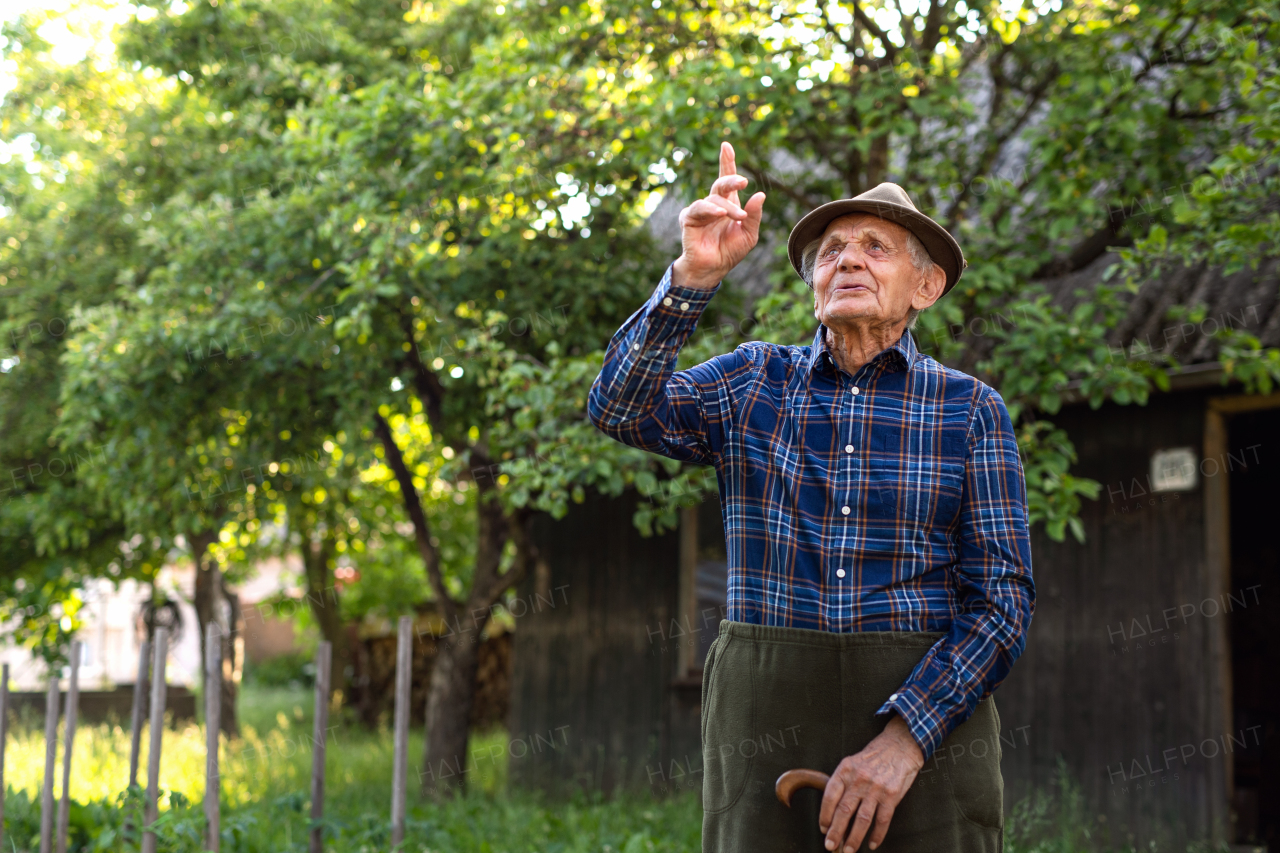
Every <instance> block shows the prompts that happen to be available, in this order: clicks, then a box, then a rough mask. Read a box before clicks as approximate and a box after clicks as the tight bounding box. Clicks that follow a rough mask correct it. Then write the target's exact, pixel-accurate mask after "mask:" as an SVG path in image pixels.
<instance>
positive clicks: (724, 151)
mask: <svg viewBox="0 0 1280 853" xmlns="http://www.w3.org/2000/svg"><path fill="white" fill-rule="evenodd" d="M736 174H738V170H737V167H736V165H735V162H734V155H733V146H732V145H730V144H729V143H728V142H721V143H720V177H722V178H723V177H725V176H726V175H736Z"/></svg>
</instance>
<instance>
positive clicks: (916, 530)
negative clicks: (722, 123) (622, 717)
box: [589, 142, 1035, 853]
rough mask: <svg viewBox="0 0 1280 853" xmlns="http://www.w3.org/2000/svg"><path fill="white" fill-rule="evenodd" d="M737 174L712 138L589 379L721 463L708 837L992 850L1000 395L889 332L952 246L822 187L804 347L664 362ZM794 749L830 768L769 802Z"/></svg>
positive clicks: (1006, 557) (732, 225) (714, 264)
mask: <svg viewBox="0 0 1280 853" xmlns="http://www.w3.org/2000/svg"><path fill="white" fill-rule="evenodd" d="M746 185H747V181H746V179H745V178H742V177H740V176H738V175H737V174H736V172H735V168H734V154H733V148H732V147H731V146H730V145H729V144H728V143H727V142H726V143H724V144H723V145H722V147H721V153H720V178H719V179H718V180H717V181H716V182H715V183H714V184H713V185H712V187H711V192H710V194H709V195H708V196H707V197H706V198H703V199H699V200H698V201H695V202H694V203H693V204H691V205H689V206H688V207H687V208H685V209H684V210H683V211H682V212H681V214H680V225H681V229H682V242H683V251H682V253H681V255H680V257H679V258H678V259H676V261H675V262H674V263H673V264H672V265H671V266H670V268H669V269H668V270H667V273H666V274H665V275H664V276H663V278H662V281H661V282H660V283H659V285H658V288H657V290H655V291H654V293H653V295H652V296H651V297H650V298H649V300H648V302H647V303H646V304H645V305H644V307H642V308H641V309H640V310H639V311H637V312H636V313H635V314H633V315H632V316H631V318H630V319H628V320H627V322H626V323H625V324H624V325H623V327H622V328H621V329H620V330H619V331H618V332H617V334H615V335H614V337H613V340H612V341H611V342H610V344H609V349H608V353H607V355H606V359H605V364H604V369H603V370H602V371H601V373H600V376H599V377H598V378H597V379H596V381H595V383H594V385H593V386H592V389H591V394H590V400H589V410H590V414H591V418H592V421H593V422H594V423H595V424H596V425H597V426H598V427H599V428H600V429H601V430H603V431H604V432H606V433H607V434H608V435H610V436H612V437H614V438H616V439H618V440H619V441H622V442H625V443H626V444H629V445H631V446H634V447H640V448H643V449H645V450H650V451H653V452H654V453H660V454H662V455H664V456H669V457H671V458H674V459H680V460H684V461H689V462H696V463H702V464H712V465H715V467H716V474H717V478H718V482H719V486H720V494H721V498H722V504H723V514H724V529H725V533H726V537H727V547H728V555H729V594H728V611H727V618H726V619H725V621H723V622H721V624H720V633H719V636H718V637H717V638H716V640H715V642H714V643H713V644H712V648H711V651H710V652H709V653H708V656H707V661H706V664H705V667H704V670H703V686H702V691H703V703H702V715H703V716H702V726H703V729H702V740H703V772H704V777H703V810H704V818H703V850H704V851H716V853H730V851H732V853H747V851H750V852H751V853H782V851H800V850H805V851H808V850H823V849H825V850H837V849H838V848H842V849H843V851H845V853H853V851H856V850H859V849H866V848H864V847H863V845H864V842H865V844H866V847H867V848H869V849H871V850H886V851H893V853H905V851H920V853H925V851H928V853H956V851H961V852H962V853H969V851H975V853H976V851H983V852H984V853H985V851H997V850H1000V849H1001V846H1002V842H1003V825H1004V819H1003V781H1002V779H1001V776H1000V722H999V717H998V715H997V714H996V709H995V705H994V703H993V701H992V698H991V693H992V691H994V690H995V688H996V687H997V686H998V685H999V684H1000V683H1001V681H1003V680H1004V678H1005V676H1006V675H1007V674H1008V673H1009V670H1010V667H1011V666H1012V665H1013V662H1014V661H1015V660H1016V659H1017V657H1018V655H1019V654H1021V652H1022V648H1023V643H1024V636H1025V634H1026V630H1027V626H1028V624H1029V622H1030V620H1031V614H1032V611H1033V609H1034V601H1035V589H1034V586H1033V584H1032V580H1031V555H1030V546H1029V542H1028V535H1027V518H1026V499H1025V488H1026V487H1025V482H1024V479H1023V473H1022V466H1021V462H1020V459H1019V456H1018V445H1017V441H1016V439H1015V436H1014V432H1013V426H1012V424H1011V423H1010V420H1009V415H1008V413H1007V411H1006V410H1005V406H1004V402H1003V400H1001V398H1000V395H999V394H997V393H996V392H995V391H994V390H992V389H991V388H990V387H988V386H986V385H984V384H983V383H981V382H979V381H978V380H977V379H974V378H973V377H971V376H967V375H965V374H963V373H960V372H958V371H955V370H951V369H949V368H946V367H943V366H942V365H941V364H939V363H938V362H936V361H934V360H933V359H931V358H929V357H928V356H927V355H924V354H923V353H921V352H919V351H918V350H917V349H916V344H915V341H914V340H913V339H912V336H911V332H910V331H909V329H910V327H911V326H912V325H914V321H915V317H916V314H917V313H918V312H920V311H922V310H924V309H925V308H928V307H929V306H930V305H932V304H933V303H934V302H935V301H937V300H938V299H939V298H940V297H941V296H943V295H944V294H945V293H946V292H947V291H948V290H950V289H951V288H952V287H954V286H955V283H956V281H957V279H959V277H960V275H961V273H962V272H963V270H964V267H965V260H964V257H963V255H962V253H961V251H960V247H959V245H958V244H957V243H956V241H955V240H954V239H953V238H952V237H951V235H950V234H949V233H947V231H946V230H945V229H943V228H942V227H941V226H940V225H938V224H937V223H935V222H934V221H933V220H932V219H930V218H928V217H927V216H925V215H924V214H922V213H920V212H919V211H918V210H916V208H915V206H914V205H913V204H912V203H911V200H910V198H909V197H908V196H907V194H906V193H905V192H904V191H903V190H902V189H901V188H900V187H898V186H896V185H895V184H887V183H886V184H881V185H880V186H878V187H876V188H875V189H872V190H870V191H868V192H866V193H863V194H862V195H859V196H856V197H855V198H852V199H843V200H838V201H833V202H830V203H829V204H824V205H822V206H821V207H819V208H817V209H816V210H814V211H812V212H811V213H809V214H808V215H806V216H805V217H804V218H802V219H801V220H800V222H799V223H797V225H796V226H795V229H794V230H793V231H792V233H791V237H790V240H789V244H788V249H789V254H790V258H791V263H792V265H793V266H794V267H795V268H796V271H797V272H798V273H799V274H800V275H801V277H802V278H804V280H805V282H806V283H808V284H809V285H810V287H811V288H812V290H813V308H814V316H815V317H816V318H817V319H818V320H819V321H820V325H819V326H818V330H817V333H816V334H815V335H814V338H813V343H812V345H810V346H780V345H776V344H769V343H763V342H750V343H745V344H742V345H741V346H739V347H738V348H737V349H735V350H734V351H733V352H732V353H729V354H727V355H721V356H717V357H715V358H713V359H711V360H710V361H707V362H705V363H704V364H700V365H698V366H696V367H693V368H691V369H689V370H683V371H676V372H673V369H674V366H675V362H676V355H677V353H678V351H679V349H680V347H681V346H682V345H683V344H684V342H685V341H686V340H687V339H688V337H689V335H690V334H691V333H692V332H693V330H694V327H695V325H696V324H697V321H698V316H699V314H700V313H701V312H702V310H703V309H704V308H705V307H706V305H707V303H708V302H709V301H710V300H711V297H712V296H713V295H714V293H715V292H716V290H717V288H718V287H719V283H720V281H721V279H722V278H723V277H724V276H725V274H726V273H728V272H729V271H730V270H731V269H733V268H734V266H735V265H737V264H738V263H739V262H740V261H741V260H742V259H743V257H744V256H745V255H746V254H747V252H749V251H750V250H751V248H752V247H753V246H755V244H756V241H757V239H758V236H759V229H760V218H761V213H762V210H763V207H764V193H756V194H755V195H753V196H752V197H751V198H750V200H748V201H747V203H746V205H745V206H742V205H740V204H739V201H738V192H739V191H740V190H742V189H744V188H745V187H746ZM776 732H789V733H790V735H784V736H782V737H778V736H777V735H776V734H775V733H776ZM797 767H805V768H810V769H815V770H818V771H821V772H823V773H827V774H830V776H831V781H830V782H829V783H827V785H826V787H825V792H824V793H823V794H822V796H821V800H820V802H819V799H818V795H817V793H816V792H812V791H810V792H808V793H809V795H811V796H809V797H808V798H807V799H805V798H803V797H802V796H797V798H796V800H795V801H794V802H793V806H794V808H791V809H789V808H787V807H786V806H784V805H782V804H781V803H779V802H778V799H777V798H776V797H775V796H774V780H776V779H777V777H778V775H779V774H780V773H782V772H783V771H785V770H787V769H790V768H797ZM822 834H825V838H823V837H822Z"/></svg>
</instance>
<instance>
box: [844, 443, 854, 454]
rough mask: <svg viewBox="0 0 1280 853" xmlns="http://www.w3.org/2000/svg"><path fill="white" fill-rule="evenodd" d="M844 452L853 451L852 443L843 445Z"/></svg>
mask: <svg viewBox="0 0 1280 853" xmlns="http://www.w3.org/2000/svg"><path fill="white" fill-rule="evenodd" d="M844 452H845V453H852V452H853V445H852V444H846V445H845V446H844Z"/></svg>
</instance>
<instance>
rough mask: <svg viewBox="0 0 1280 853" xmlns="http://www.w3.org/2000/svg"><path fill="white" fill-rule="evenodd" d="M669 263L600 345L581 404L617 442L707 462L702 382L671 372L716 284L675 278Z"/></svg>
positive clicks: (705, 418)
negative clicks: (694, 284) (601, 355)
mask: <svg viewBox="0 0 1280 853" xmlns="http://www.w3.org/2000/svg"><path fill="white" fill-rule="evenodd" d="M672 273H673V268H672V267H668V269H667V271H666V273H665V274H664V275H663V277H662V280H661V281H660V282H659V284H658V287H657V288H656V289H655V290H654V292H653V294H652V295H651V296H650V297H649V299H648V300H647V301H646V302H645V304H644V306H643V307H642V308H641V309H640V310H639V311H637V312H636V313H635V314H633V315H631V317H630V318H628V319H627V322H626V323H624V324H623V326H622V328H620V329H619V330H618V331H617V333H616V334H615V335H614V336H613V338H612V339H611V340H610V341H609V347H608V349H607V350H606V351H605V361H604V367H603V368H602V369H601V371H600V375H599V376H597V377H596V379H595V382H593V383H592V385H591V393H590V394H589V395H588V397H587V412H588V414H589V416H590V418H591V422H592V423H594V424H595V425H596V426H597V427H598V428H599V429H600V430H601V431H602V432H604V433H605V434H606V435H608V436H610V437H611V438H614V439H617V440H618V441H621V442H623V443H624V444H627V445H630V446H632V447H638V448H640V449H642V450H649V451H652V452H654V453H660V454H662V455H664V456H668V457H670V458H675V459H682V460H686V461H691V462H698V463H706V462H709V455H708V450H707V444H708V440H707V417H706V411H705V407H704V405H703V401H702V397H701V390H700V388H699V386H698V385H697V384H696V382H694V381H692V380H691V379H690V378H688V377H686V376H685V375H684V374H681V375H679V376H674V377H673V374H674V372H675V365H676V359H677V357H678V356H679V353H680V348H681V347H682V346H683V345H684V343H685V342H686V341H687V340H688V338H689V336H690V335H691V334H692V333H693V330H694V328H696V326H697V322H698V317H699V316H700V315H701V314H702V311H703V309H704V308H705V307H706V305H707V303H708V302H710V301H711V298H712V296H713V295H714V294H715V291H716V288H711V289H709V290H700V289H695V288H689V287H681V286H677V285H675V284H674V283H673V282H672V280H671V279H672Z"/></svg>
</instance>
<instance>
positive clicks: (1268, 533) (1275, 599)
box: [1205, 409, 1280, 850]
mask: <svg viewBox="0 0 1280 853" xmlns="http://www.w3.org/2000/svg"><path fill="white" fill-rule="evenodd" d="M1228 435H1229V447H1230V450H1229V452H1228V458H1227V459H1226V460H1225V462H1226V464H1225V465H1224V466H1223V467H1225V468H1226V470H1227V472H1228V476H1229V477H1230V478H1231V479H1230V484H1231V489H1230V491H1231V498H1230V500H1231V503H1230V507H1231V588H1230V595H1231V603H1232V606H1231V608H1230V613H1229V615H1228V617H1227V618H1228V619H1229V620H1230V625H1231V658H1232V661H1231V662H1232V673H1231V675H1232V685H1233V688H1232V693H1233V697H1232V698H1233V709H1234V715H1233V716H1234V719H1233V726H1232V734H1233V735H1235V736H1237V737H1243V739H1244V741H1245V745H1244V746H1237V747H1236V749H1235V751H1234V760H1235V780H1234V781H1235V800H1234V803H1233V804H1232V805H1233V811H1234V818H1235V821H1236V829H1235V835H1236V841H1237V842H1238V843H1246V844H1248V843H1252V844H1265V845H1267V846H1268V847H1269V849H1271V850H1280V678H1278V677H1277V676H1278V675H1280V632H1277V630H1276V626H1277V624H1278V623H1280V513H1278V512H1277V509H1278V508H1280V495H1278V494H1277V485H1280V409H1264V410H1261V411H1256V412H1248V413H1243V414H1238V415H1235V416H1234V417H1233V418H1232V419H1231V420H1230V421H1229V427H1228ZM1220 461H1223V460H1220ZM1206 464H1207V460H1206ZM1205 473H1206V475H1207V474H1208V473H1209V472H1208V471H1207V470H1206V471H1205Z"/></svg>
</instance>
